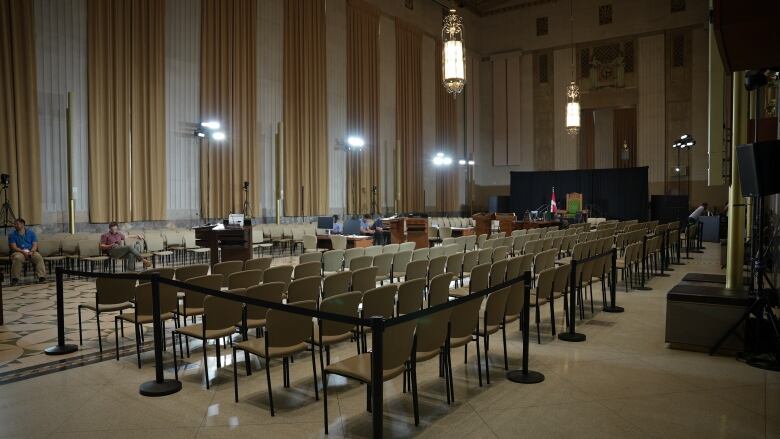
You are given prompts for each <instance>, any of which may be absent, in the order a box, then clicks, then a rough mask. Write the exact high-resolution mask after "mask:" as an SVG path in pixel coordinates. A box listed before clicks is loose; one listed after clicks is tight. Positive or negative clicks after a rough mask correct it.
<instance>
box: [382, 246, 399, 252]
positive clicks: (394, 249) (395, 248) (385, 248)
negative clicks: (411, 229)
mask: <svg viewBox="0 0 780 439" xmlns="http://www.w3.org/2000/svg"><path fill="white" fill-rule="evenodd" d="M400 247H401V244H387V245H386V246H383V247H382V253H398V249H399V248H400Z"/></svg>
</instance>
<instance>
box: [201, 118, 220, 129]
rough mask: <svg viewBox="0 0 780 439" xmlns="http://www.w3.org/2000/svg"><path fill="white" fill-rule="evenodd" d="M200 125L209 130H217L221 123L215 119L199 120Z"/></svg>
mask: <svg viewBox="0 0 780 439" xmlns="http://www.w3.org/2000/svg"><path fill="white" fill-rule="evenodd" d="M200 126H202V127H203V128H206V129H209V130H218V129H220V128H221V127H222V124H220V123H219V121H216V120H209V121H206V122H201V123H200Z"/></svg>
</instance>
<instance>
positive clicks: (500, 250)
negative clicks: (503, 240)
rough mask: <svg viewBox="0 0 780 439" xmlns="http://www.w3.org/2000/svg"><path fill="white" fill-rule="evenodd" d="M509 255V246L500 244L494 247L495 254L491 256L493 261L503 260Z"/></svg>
mask: <svg viewBox="0 0 780 439" xmlns="http://www.w3.org/2000/svg"><path fill="white" fill-rule="evenodd" d="M507 256H509V248H507V247H504V246H503V245H502V246H498V247H496V248H494V249H493V255H492V256H491V258H492V260H493V262H498V261H503V260H506V257H507Z"/></svg>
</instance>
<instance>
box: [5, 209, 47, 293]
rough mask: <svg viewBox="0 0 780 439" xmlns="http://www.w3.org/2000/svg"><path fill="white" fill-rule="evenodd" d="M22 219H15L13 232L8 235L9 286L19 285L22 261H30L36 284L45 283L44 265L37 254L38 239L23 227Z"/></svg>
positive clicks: (32, 232)
mask: <svg viewBox="0 0 780 439" xmlns="http://www.w3.org/2000/svg"><path fill="white" fill-rule="evenodd" d="M25 225H26V223H25V221H24V219H22V218H17V219H16V221H15V222H14V230H13V231H12V232H11V234H10V235H8V247H10V248H11V285H12V286H13V285H16V284H18V283H19V276H21V275H22V265H23V264H24V261H31V262H32V263H33V265H34V266H35V277H37V278H38V282H40V283H43V282H46V265H45V264H44V263H43V256H41V254H40V253H38V237H37V236H35V232H34V231H33V230H32V229H28V228H26V227H25Z"/></svg>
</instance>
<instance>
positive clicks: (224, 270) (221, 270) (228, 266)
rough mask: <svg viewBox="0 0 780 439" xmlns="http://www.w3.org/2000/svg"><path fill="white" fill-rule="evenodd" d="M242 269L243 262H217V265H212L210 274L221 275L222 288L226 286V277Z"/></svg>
mask: <svg viewBox="0 0 780 439" xmlns="http://www.w3.org/2000/svg"><path fill="white" fill-rule="evenodd" d="M243 269H244V261H226V262H219V263H217V264H214V266H213V267H211V274H221V275H222V278H223V280H222V286H223V287H226V286H228V284H227V281H228V276H230V275H231V274H233V273H238V272H239V271H241V270H243Z"/></svg>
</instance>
